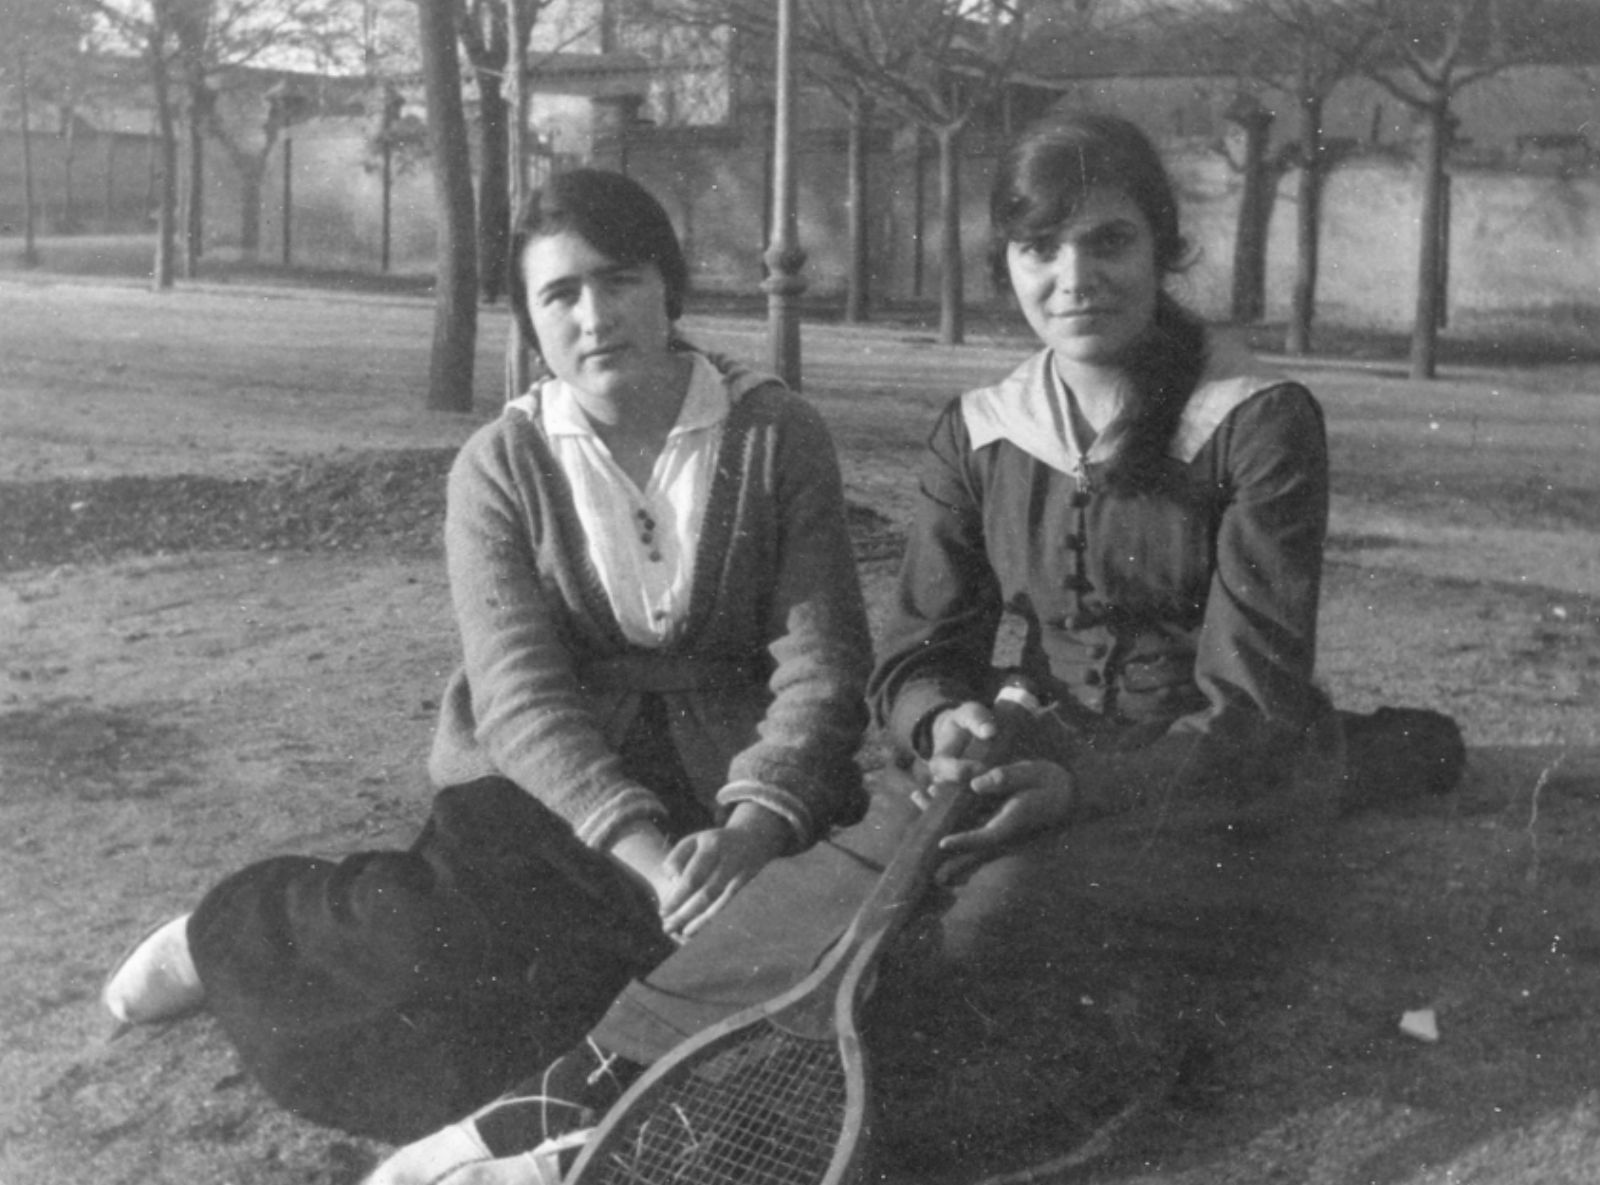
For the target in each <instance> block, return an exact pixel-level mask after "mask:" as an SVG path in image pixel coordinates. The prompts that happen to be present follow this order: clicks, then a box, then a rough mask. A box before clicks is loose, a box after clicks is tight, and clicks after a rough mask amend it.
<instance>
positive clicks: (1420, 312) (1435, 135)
mask: <svg viewBox="0 0 1600 1185" xmlns="http://www.w3.org/2000/svg"><path fill="white" fill-rule="evenodd" d="M1449 119H1450V107H1449V100H1448V99H1447V98H1442V97H1441V98H1439V99H1437V100H1436V101H1435V102H1434V103H1433V104H1432V105H1431V106H1429V107H1428V108H1427V110H1426V111H1425V112H1424V120H1423V137H1422V227H1421V235H1422V242H1421V244H1420V250H1419V251H1418V253H1417V309H1416V320H1415V322H1414V323H1413V324H1412V327H1411V377H1412V378H1414V379H1431V378H1433V377H1434V374H1435V371H1436V369H1437V364H1438V352H1439V306H1440V304H1441V303H1442V293H1441V292H1440V285H1439V282H1440V279H1441V270H1442V269H1441V267H1440V250H1439V247H1440V244H1441V241H1442V238H1443V236H1442V233H1441V224H1442V219H1441V217H1440V215H1441V214H1442V212H1443V207H1444V154H1445V142H1446V139H1447V138H1448V136H1449V130H1448V123H1449Z"/></svg>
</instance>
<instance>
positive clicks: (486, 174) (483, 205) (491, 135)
mask: <svg viewBox="0 0 1600 1185" xmlns="http://www.w3.org/2000/svg"><path fill="white" fill-rule="evenodd" d="M509 116H510V108H509V106H508V105H507V103H506V99H505V95H504V93H503V92H502V91H501V89H500V86H499V79H497V78H493V77H485V78H480V79H479V81H478V137H479V139H478V148H479V156H478V161H479V164H478V286H479V290H480V291H481V292H482V293H483V299H484V300H486V301H488V302H489V303H490V304H493V303H494V302H495V301H497V300H499V299H500V298H501V297H502V296H503V295H505V291H506V266H507V265H506V253H507V252H508V251H509V250H510V249H511V196H510V195H511V174H510V171H509V167H508V164H509V162H508V159H507V157H508V154H509V149H510V139H509V137H510V123H511V121H510V118H509Z"/></svg>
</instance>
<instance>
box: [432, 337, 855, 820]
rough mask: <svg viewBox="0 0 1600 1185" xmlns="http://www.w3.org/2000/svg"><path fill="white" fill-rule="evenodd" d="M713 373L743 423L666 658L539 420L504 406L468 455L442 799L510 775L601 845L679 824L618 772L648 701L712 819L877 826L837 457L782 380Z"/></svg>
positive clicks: (457, 508) (460, 481)
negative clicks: (457, 660) (763, 812)
mask: <svg viewBox="0 0 1600 1185" xmlns="http://www.w3.org/2000/svg"><path fill="white" fill-rule="evenodd" d="M686 348H690V347H686ZM706 357H708V358H709V359H710V361H711V362H712V364H713V365H714V366H716V367H717V369H718V371H719V373H721V374H722V376H723V378H724V381H725V382H726V384H727V389H728V395H729V401H730V411H729V415H728V418H727V420H726V421H725V423H724V424H723V428H722V432H723V436H722V440H721V443H720V447H719V452H718V461H717V469H716V473H715V476H714V477H713V479H712V487H711V494H710V497H709V500H708V503H707V508H706V514H705V519H704V526H703V528H702V533H701V538H700V542H699V550H698V552H697V554H696V560H695V571H694V578H693V587H692V590H691V593H690V600H689V607H688V612H687V616H686V620H685V621H684V623H683V625H682V628H681V629H680V630H679V631H678V632H677V633H676V634H675V635H674V636H673V637H672V638H670V639H669V640H668V641H667V642H666V643H665V644H664V645H663V646H662V647H660V648H657V649H650V648H644V647H640V646H637V645H635V644H633V643H630V642H629V641H628V640H627V639H626V638H625V637H624V636H623V634H622V631H621V628H620V627H619V626H618V624H617V621H616V618H615V616H614V614H613V613H612V610H611V607H610V604H609V602H608V600H607V598H606V595H605V591H604V589H603V587H602V585H601V583H600V579H599V576H598V574H597V573H596V572H595V570H594V567H593V565H592V563H591V562H590V560H589V557H588V552H587V548H586V546H585V544H584V540H583V531H582V528H581V526H580V525H579V522H578V517H577V513H576V510H575V508H574V505H573V501H572V495H571V491H570V488H569V487H568V485H567V483H566V479H565V477H564V475H563V474H562V472H561V469H560V466H559V465H558V464H557V462H556V461H555V458H554V456H553V454H552V453H551V452H550V448H549V444H548V442H547V440H546V439H545V437H544V435H543V433H542V431H541V429H540V427H539V425H538V423H537V420H536V418H535V417H533V416H530V415H529V414H528V413H527V412H526V411H523V410H519V409H517V408H508V409H507V410H506V411H505V412H504V413H503V414H502V415H501V416H500V418H499V419H498V420H496V421H494V422H493V423H490V424H486V425H484V427H482V428H481V429H479V430H478V431H477V432H476V433H475V434H474V435H473V436H472V437H471V438H470V439H469V440H468V441H467V443H466V444H465V445H464V446H463V447H462V449H461V452H460V454H459V455H458V457H457V458H456V461H455V464H454V466H453V467H452V470H451V474H450V484H449V499H448V509H447V513H446V523H445V545H446V553H447V557H448V565H449V573H450V586H451V594H452V597H453V600H454V605H455V615H456V621H457V624H458V626H459V629H460V633H461V643H462V652H463V662H462V665H461V667H460V668H459V669H458V670H457V671H456V672H455V673H454V674H453V675H452V676H451V678H450V681H449V683H448V685H447V687H446V691H445V696H444V700H443V703H442V705H441V709H440V715H439V721H438V727H437V729H436V732H435V737H434V744H433V752H432V755H431V757H430V760H429V772H430V775H431V776H432V778H433V780H434V781H435V782H436V783H437V784H439V785H452V784H460V783H464V782H467V781H470V780H473V779H475V778H479V777H483V776H485V775H489V774H495V773H498V774H501V775H503V776H505V777H507V778H510V779H511V780H512V781H514V782H516V783H517V784H518V785H519V786H521V787H522V788H523V789H525V790H526V791H528V792H529V793H530V794H533V795H534V796H535V797H536V798H538V799H539V800H540V801H541V802H542V803H543V804H544V805H545V806H547V807H549V808H550V809H551V810H552V811H554V812H555V813H556V814H557V815H558V816H560V817H561V818H562V819H564V820H566V821H567V822H568V823H569V824H570V825H571V826H572V828H573V830H574V831H575V833H576V834H577V835H578V837H579V838H580V839H581V840H583V841H584V842H585V843H587V844H590V845H592V846H595V847H605V846H607V845H608V844H609V843H610V841H611V840H612V839H613V837H614V836H615V835H616V834H617V833H618V831H619V829H622V828H624V827H626V826H628V825H630V824H632V823H634V822H635V821H638V820H642V819H655V820H661V819H664V818H665V817H666V814H667V812H666V809H665V806H664V804H663V803H662V802H661V800H660V799H659V798H658V797H657V796H656V795H655V794H654V793H652V792H651V791H650V790H649V789H648V788H646V787H645V786H643V785H640V784H639V783H638V782H634V781H631V780H629V779H628V778H626V777H625V776H624V775H623V773H622V771H621V763H620V759H619V756H618V746H619V744H620V743H621V741H622V738H623V737H624V736H625V735H626V734H627V732H628V729H629V727H630V726H631V725H632V724H633V722H634V719H635V717H636V716H637V714H638V710H639V706H640V701H641V693H642V692H644V691H647V690H648V691H656V692H659V693H660V694H661V696H662V698H663V700H664V702H665V705H666V708H667V715H668V718H669V720H670V731H671V741H672V743H673V746H674V748H675V750H676V751H677V753H678V755H679V757H680V759H681V761H682V764H683V766H684V770H685V772H686V773H687V774H688V776H689V779H690V781H691V783H692V784H693V786H694V789H695V792H696V794H697V796H698V797H699V798H700V799H701V801H702V802H703V803H704V804H705V805H707V806H708V807H709V808H711V809H712V810H713V812H714V813H715V815H716V817H717V818H719V819H722V818H726V815H727V813H728V812H729V811H730V810H731V809H732V807H733V806H734V805H735V804H736V803H738V802H741V801H755V802H758V803H760V804H761V805H763V806H765V807H767V808H769V809H771V810H773V811H774V812H776V813H777V814H778V815H779V816H780V817H782V818H784V819H785V820H787V821H788V823H789V825H790V827H791V828H792V830H793V832H794V840H795V846H797V847H798V846H804V845H806V844H809V843H810V842H812V841H813V840H814V839H815V838H817V837H818V836H819V835H821V834H824V833H826V831H827V830H828V829H829V828H830V827H832V826H835V825H838V824H842V823H848V822H852V821H854V820H855V819H856V818H858V817H859V816H860V814H861V813H862V812H863V810H864V808H865V794H864V791H863V789H862V784H861V774H860V771H859V768H858V767H857V765H856V763H855V761H854V755H855V751H856V749H857V747H858V745H859V744H860V741H861V737H862V734H863V731H864V729H865V726H866V719H867V717H866V709H865V705H864V701H863V689H864V687H865V683H866V678H867V674H868V672H869V669H870V664H871V640H870V636H869V634H868V629H867V624H866V613H865V609H864V606H863V603H862V596H861V589H860V583H859V579H858V576H857V573H856V569H855V564H854V558H853V555H852V551H851V546H850V540H849V536H848V534H847V533H846V529H845V509H844V495H843V492H842V488H841V484H840V477H839V468H838V461H837V457H836V455H835V452H834V449H833V445H832V442H831V440H830V439H829V437H828V433H827V430H826V428H825V427H824V425H823V423H822V420H821V417H820V416H818V414H817V413H816V411H815V410H814V409H813V408H812V407H810V405H808V404H806V403H805V402H803V401H802V400H801V399H800V398H799V397H798V396H796V395H794V394H792V393H790V392H789V391H788V390H787V389H786V388H784V387H783V386H782V384H780V383H779V382H778V381H777V380H775V379H767V378H763V377H759V376H755V375H752V374H751V373H749V372H747V371H744V370H742V369H740V368H739V367H738V366H736V365H735V364H733V363H731V362H729V361H727V360H726V359H723V358H719V357H714V356H712V355H709V354H708V355H706Z"/></svg>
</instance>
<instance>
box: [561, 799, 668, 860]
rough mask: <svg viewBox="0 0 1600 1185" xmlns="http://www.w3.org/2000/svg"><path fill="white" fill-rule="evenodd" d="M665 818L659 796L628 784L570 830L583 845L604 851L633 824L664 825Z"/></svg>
mask: <svg viewBox="0 0 1600 1185" xmlns="http://www.w3.org/2000/svg"><path fill="white" fill-rule="evenodd" d="M667 821H668V815H667V808H666V806H665V805H664V804H663V803H662V801H661V800H660V799H659V798H657V797H656V796H655V795H654V794H651V793H650V791H648V790H646V789H644V788H643V787H642V786H630V787H629V788H628V789H626V790H623V791H621V792H620V793H618V794H617V795H616V796H615V797H614V798H611V799H608V800H607V801H606V802H605V803H604V804H603V805H602V806H600V807H599V808H598V809H597V810H594V811H592V812H590V814H589V816H588V818H586V819H584V820H583V821H582V822H581V823H579V824H578V825H577V826H576V827H575V828H574V829H573V830H574V831H575V832H576V833H577V836H578V839H579V840H580V841H582V842H583V843H584V844H585V845H587V846H588V847H591V848H595V849H597V850H599V851H602V852H603V851H606V850H607V849H608V848H610V847H611V845H612V844H613V843H615V842H616V841H617V839H618V837H619V836H620V835H621V834H622V833H623V832H624V831H626V830H627V829H628V828H629V827H631V826H633V825H634V824H635V823H645V822H649V823H655V824H656V825H658V826H665V824H666V823H667Z"/></svg>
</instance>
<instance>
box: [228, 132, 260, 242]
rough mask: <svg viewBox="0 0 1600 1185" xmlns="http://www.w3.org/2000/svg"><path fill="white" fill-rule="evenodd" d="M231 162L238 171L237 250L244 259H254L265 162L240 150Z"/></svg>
mask: <svg viewBox="0 0 1600 1185" xmlns="http://www.w3.org/2000/svg"><path fill="white" fill-rule="evenodd" d="M233 163H234V167H235V169H236V170H237V171H238V173H239V252H240V254H241V255H243V256H244V258H246V259H255V258H256V256H258V255H259V254H261V196H262V195H261V190H262V188H263V185H264V183H265V181H266V173H267V162H266V160H265V159H264V158H262V157H258V156H255V155H254V154H247V153H243V152H241V153H236V154H235V155H234V158H233Z"/></svg>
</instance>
